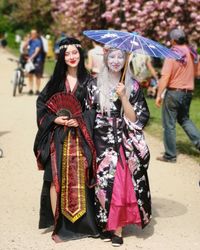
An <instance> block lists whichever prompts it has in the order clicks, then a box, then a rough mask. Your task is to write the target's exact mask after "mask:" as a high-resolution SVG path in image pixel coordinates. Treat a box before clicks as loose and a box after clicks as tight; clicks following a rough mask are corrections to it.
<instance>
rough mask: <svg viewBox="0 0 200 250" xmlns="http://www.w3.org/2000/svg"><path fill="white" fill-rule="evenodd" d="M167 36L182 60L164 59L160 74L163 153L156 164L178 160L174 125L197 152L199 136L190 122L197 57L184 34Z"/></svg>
mask: <svg viewBox="0 0 200 250" xmlns="http://www.w3.org/2000/svg"><path fill="white" fill-rule="evenodd" d="M169 36H170V40H171V45H172V49H173V50H174V51H176V52H178V53H179V54H180V55H181V56H182V58H181V60H179V61H176V60H173V59H165V61H164V65H163V68H162V71H161V78H160V80H159V84H158V93H157V97H156V106H157V107H160V106H161V104H162V102H163V105H162V122H163V129H164V134H163V135H164V138H163V140H164V147H165V152H164V154H163V156H161V157H157V160H160V161H165V162H171V163H174V162H176V160H177V153H176V121H177V122H178V123H179V124H180V125H181V127H182V128H183V129H184V131H185V132H186V134H187V135H188V137H189V138H190V140H191V142H192V143H193V144H194V146H195V147H196V148H197V149H198V150H200V132H199V130H198V129H197V128H196V126H195V125H194V124H193V122H192V121H191V120H190V118H189V111H190V104H191V101H192V92H193V90H194V78H195V70H196V65H197V54H196V53H195V51H194V50H193V49H190V47H189V46H188V45H187V43H186V36H185V33H184V32H183V30H181V29H174V30H172V31H171V32H170V34H169ZM165 90H166V92H165V95H164V98H163V93H164V91H165Z"/></svg>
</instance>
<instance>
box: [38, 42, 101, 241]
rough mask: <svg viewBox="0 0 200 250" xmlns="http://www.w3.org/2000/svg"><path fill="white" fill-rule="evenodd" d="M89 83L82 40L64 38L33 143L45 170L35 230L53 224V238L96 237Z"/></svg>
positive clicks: (44, 94) (41, 98)
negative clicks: (38, 219) (37, 222)
mask: <svg viewBox="0 0 200 250" xmlns="http://www.w3.org/2000/svg"><path fill="white" fill-rule="evenodd" d="M93 81H94V80H93V79H92V78H91V77H90V75H89V74H88V72H87V70H86V69H85V66H84V56H83V50H82V48H81V44H80V42H79V41H78V40H76V39H74V38H66V39H64V40H62V41H61V43H60V54H59V56H58V60H57V63H56V66H55V69H54V73H53V76H52V78H51V80H50V81H49V82H48V83H47V85H46V86H45V88H44V89H43V91H42V92H41V94H40V95H39V97H38V99H37V124H38V133H37V135H36V139H35V144H34V152H35V155H36V158H37V164H38V168H39V169H40V170H44V182H43V188H42V193H41V204H40V205H41V208H40V221H39V228H46V227H49V226H51V225H54V230H53V234H52V238H53V239H54V240H55V241H56V242H59V241H63V240H69V239H78V238H82V237H87V236H94V237H95V236H97V235H98V230H97V227H96V224H95V216H94V211H93V207H94V184H95V183H96V180H95V178H96V177H95V176H96V153H95V149H94V145H93V142H92V139H91V138H92V131H93V123H94V118H95V110H94V109H93V95H92V92H93V91H92V88H93V87H92V86H93Z"/></svg>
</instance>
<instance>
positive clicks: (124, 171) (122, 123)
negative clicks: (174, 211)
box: [94, 79, 151, 231]
mask: <svg viewBox="0 0 200 250" xmlns="http://www.w3.org/2000/svg"><path fill="white" fill-rule="evenodd" d="M132 81H133V83H132V85H131V86H132V90H131V94H130V99H129V101H130V103H131V104H132V107H133V109H134V111H135V113H136V117H137V118H136V119H137V120H136V121H135V122H131V121H130V120H128V119H127V118H126V117H125V115H124V114H123V110H122V105H121V101H120V100H119V99H118V98H116V97H115V98H113V102H112V106H111V111H110V115H108V114H107V112H104V113H103V114H102V112H101V111H100V107H99V105H97V115H96V120H95V128H94V142H95V147H96V151H97V164H98V168H97V185H96V188H95V194H96V198H95V206H96V213H97V220H98V224H99V226H100V227H101V228H102V229H106V230H108V231H111V230H116V229H117V228H118V227H123V226H126V225H128V224H137V225H140V226H141V227H142V228H143V227H144V226H145V225H147V224H148V223H149V221H150V217H151V196H150V190H149V181H148V176H147V168H148V165H149V159H150V154H149V150H148V147H147V145H146V143H145V139H144V135H143V128H144V126H145V125H146V124H147V122H148V119H149V110H148V106H147V103H146V101H145V98H144V95H143V92H142V89H141V88H140V86H139V83H138V82H137V81H135V80H133V79H132ZM97 92H98V91H97ZM111 95H112V94H111ZM97 100H98V97H97Z"/></svg>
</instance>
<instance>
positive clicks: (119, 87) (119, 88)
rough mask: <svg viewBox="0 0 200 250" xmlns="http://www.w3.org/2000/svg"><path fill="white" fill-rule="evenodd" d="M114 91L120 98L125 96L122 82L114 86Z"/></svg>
mask: <svg viewBox="0 0 200 250" xmlns="http://www.w3.org/2000/svg"><path fill="white" fill-rule="evenodd" d="M116 93H117V95H118V96H119V98H120V99H122V98H123V97H125V96H126V89H125V86H124V84H123V83H122V82H119V83H118V85H117V87H116Z"/></svg>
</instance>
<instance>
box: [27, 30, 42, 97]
mask: <svg viewBox="0 0 200 250" xmlns="http://www.w3.org/2000/svg"><path fill="white" fill-rule="evenodd" d="M24 47H25V48H27V49H28V61H32V62H33V64H34V66H35V69H34V70H33V71H31V72H29V74H28V78H29V92H28V94H29V95H33V93H34V92H33V83H34V79H35V83H36V89H35V94H36V95H38V94H39V93H40V85H41V78H42V74H43V69H44V55H43V53H44V49H43V44H42V39H40V38H39V35H38V33H37V31H36V30H34V29H33V30H31V33H30V39H29V40H28V41H27V42H26V43H25V45H24Z"/></svg>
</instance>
